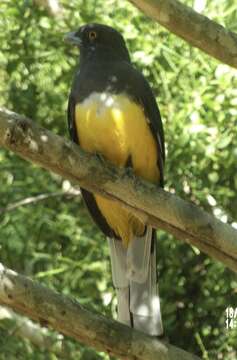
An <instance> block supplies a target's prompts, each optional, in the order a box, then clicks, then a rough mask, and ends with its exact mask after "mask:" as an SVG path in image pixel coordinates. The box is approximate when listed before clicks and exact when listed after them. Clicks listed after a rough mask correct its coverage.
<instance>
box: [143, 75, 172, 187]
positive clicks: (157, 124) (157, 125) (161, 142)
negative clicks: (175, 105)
mask: <svg viewBox="0 0 237 360" xmlns="http://www.w3.org/2000/svg"><path fill="white" fill-rule="evenodd" d="M137 101H138V102H139V103H140V104H141V105H142V106H143V108H144V111H145V114H146V117H147V119H148V120H149V126H150V129H151V132H152V134H153V136H154V138H155V141H156V144H157V153H158V164H157V165H158V167H159V171H160V184H159V185H160V186H161V187H163V186H164V163H165V137H164V130H163V124H162V121H161V116H160V111H159V108H158V105H157V103H156V99H155V96H154V94H153V92H152V90H151V88H150V85H149V83H148V82H147V81H146V79H145V78H143V86H142V91H141V92H140V94H139V95H138V96H137Z"/></svg>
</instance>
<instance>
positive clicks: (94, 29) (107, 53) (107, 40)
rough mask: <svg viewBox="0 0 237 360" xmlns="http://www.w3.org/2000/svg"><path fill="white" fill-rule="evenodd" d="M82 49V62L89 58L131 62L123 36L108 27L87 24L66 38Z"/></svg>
mask: <svg viewBox="0 0 237 360" xmlns="http://www.w3.org/2000/svg"><path fill="white" fill-rule="evenodd" d="M65 39H66V40H67V41H69V42H71V43H72V44H74V45H76V46H78V47H79V49H80V53H81V60H82V61H83V60H85V59H88V58H94V57H96V58H97V59H98V58H100V59H103V60H108V61H111V60H123V61H130V57H129V53H128V50H127V47H126V44H125V41H124V39H123V37H122V35H121V34H120V33H119V32H118V31H117V30H115V29H113V28H112V27H110V26H107V25H101V24H87V25H84V26H81V27H80V28H79V29H78V30H77V31H75V32H70V33H69V34H67V35H66V38H65Z"/></svg>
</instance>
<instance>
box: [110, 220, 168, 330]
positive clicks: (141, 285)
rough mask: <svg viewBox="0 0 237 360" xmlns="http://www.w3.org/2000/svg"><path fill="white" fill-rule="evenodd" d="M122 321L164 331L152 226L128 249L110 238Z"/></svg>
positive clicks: (134, 325) (115, 284)
mask: <svg viewBox="0 0 237 360" xmlns="http://www.w3.org/2000/svg"><path fill="white" fill-rule="evenodd" d="M108 241H109V247H110V257H111V265H112V278H113V283H114V286H115V289H116V293H117V299H118V321H120V322H122V323H124V324H126V325H128V326H130V327H134V328H135V329H137V330H140V331H143V332H144V333H147V334H149V335H153V336H159V335H163V326H162V318H161V310H160V298H159V293H158V280H157V268H156V237H155V232H154V230H153V229H152V228H151V227H150V226H148V227H147V229H146V233H145V235H144V236H141V237H135V238H134V239H133V241H132V242H131V243H130V244H129V246H128V248H127V249H126V248H125V247H124V246H123V245H122V241H118V240H115V239H109V240H108Z"/></svg>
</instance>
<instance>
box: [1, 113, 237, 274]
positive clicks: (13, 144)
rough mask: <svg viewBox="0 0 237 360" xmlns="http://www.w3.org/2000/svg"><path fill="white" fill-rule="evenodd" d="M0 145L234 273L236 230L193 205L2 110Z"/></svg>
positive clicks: (236, 246)
mask: <svg viewBox="0 0 237 360" xmlns="http://www.w3.org/2000/svg"><path fill="white" fill-rule="evenodd" d="M0 145H2V146H3V147H5V148H7V149H10V150H12V151H14V152H15V153H17V154H19V155H20V156H21V157H23V158H25V159H27V160H30V161H32V162H34V163H36V164H39V165H40V166H42V167H44V168H45V169H48V170H51V171H54V172H55V173H57V174H60V175H62V176H63V177H65V178H68V179H69V180H71V181H73V182H75V183H77V184H79V185H80V186H82V187H84V188H85V189H87V190H89V191H92V192H96V193H100V194H102V195H103V196H105V197H107V198H110V199H113V200H116V201H117V202H119V203H120V204H121V206H124V207H126V208H128V209H130V210H131V211H133V212H134V213H136V215H137V216H139V217H140V218H141V220H142V221H144V223H149V224H151V225H153V226H154V227H157V228H159V227H160V228H162V229H164V230H166V231H168V232H170V233H171V234H173V235H174V236H175V237H176V238H179V239H181V240H183V241H186V242H188V243H191V244H193V245H195V246H196V247H198V248H199V249H200V250H202V251H204V252H206V253H207V254H208V255H210V256H211V257H213V258H215V259H218V260H220V261H222V262H223V263H224V264H225V265H226V266H228V267H229V268H231V269H233V270H235V271H236V270H237V231H236V230H235V229H234V228H232V227H231V226H229V225H227V224H224V223H222V222H221V221H219V220H217V219H215V218H214V217H213V216H212V215H210V214H208V213H207V212H205V211H203V210H201V209H200V208H199V207H198V206H196V205H194V204H193V203H191V202H187V201H184V200H182V199H180V198H179V197H177V196H176V195H174V194H170V193H168V192H166V191H164V190H162V189H160V188H158V187H157V186H155V185H153V184H151V183H148V182H146V181H144V180H142V179H139V178H137V177H135V176H134V175H133V174H132V172H131V171H129V170H128V169H124V168H116V167H114V166H112V165H111V164H109V163H107V162H106V161H105V160H103V159H101V158H99V157H97V156H95V155H92V154H88V153H85V152H84V151H82V150H81V149H80V148H79V146H77V145H75V144H73V143H71V142H70V141H67V140H65V139H63V138H61V137H59V136H57V135H54V134H52V133H51V132H49V131H47V130H45V129H43V128H40V127H39V126H37V125H36V123H35V122H32V121H30V120H28V119H26V118H25V117H22V116H20V115H17V114H15V113H13V112H9V111H6V110H0Z"/></svg>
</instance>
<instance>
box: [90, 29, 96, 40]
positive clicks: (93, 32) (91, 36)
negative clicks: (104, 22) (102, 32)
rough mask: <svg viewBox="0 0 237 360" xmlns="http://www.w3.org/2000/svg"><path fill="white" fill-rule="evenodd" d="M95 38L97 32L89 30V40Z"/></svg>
mask: <svg viewBox="0 0 237 360" xmlns="http://www.w3.org/2000/svg"><path fill="white" fill-rule="evenodd" d="M96 38H97V33H96V32H95V31H90V32H89V39H90V40H91V41H93V40H95V39H96Z"/></svg>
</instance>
